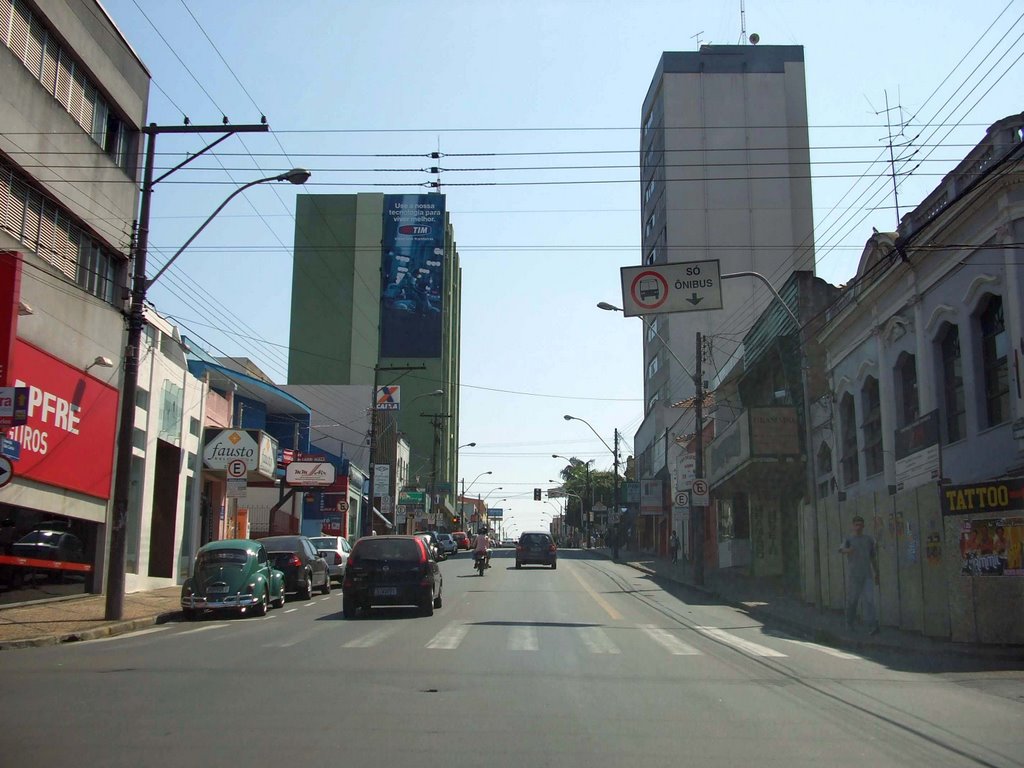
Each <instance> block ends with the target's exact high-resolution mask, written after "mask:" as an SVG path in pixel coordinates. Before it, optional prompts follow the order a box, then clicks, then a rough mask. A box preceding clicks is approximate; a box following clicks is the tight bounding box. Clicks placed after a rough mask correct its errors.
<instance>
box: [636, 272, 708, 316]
mask: <svg viewBox="0 0 1024 768" xmlns="http://www.w3.org/2000/svg"><path fill="white" fill-rule="evenodd" d="M621 275H622V311H623V314H624V315H625V316H626V317H635V316H637V315H654V314H661V313H664V312H694V311H698V312H703V311H704V310H707V309H721V308H722V280H721V276H720V271H719V266H718V259H710V260H708V261H685V262H680V263H677V264H655V265H651V266H646V267H623V268H622V270H621Z"/></svg>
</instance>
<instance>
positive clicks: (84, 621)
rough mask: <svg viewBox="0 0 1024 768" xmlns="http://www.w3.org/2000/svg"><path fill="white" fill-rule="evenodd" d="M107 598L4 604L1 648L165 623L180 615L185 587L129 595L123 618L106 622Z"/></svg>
mask: <svg viewBox="0 0 1024 768" xmlns="http://www.w3.org/2000/svg"><path fill="white" fill-rule="evenodd" d="M105 601H106V598H105V597H104V596H103V595H82V596H77V597H68V598H59V599H55V600H48V601H46V602H41V603H22V604H20V605H10V606H0V650H6V649H11V648H28V647H33V646H41V645H57V644H59V643H67V642H72V641H75V640H95V639H96V638H99V637H108V636H110V635H119V634H122V633H124V632H133V631H135V630H136V629H142V628H143V627H148V626H152V625H153V624H161V623H163V622H165V621H168V620H169V619H171V618H173V617H174V616H176V615H180V611H181V602H180V601H181V587H164V588H163V589H154V590H150V591H147V592H133V593H131V594H128V595H125V598H124V611H123V618H122V620H121V621H104V619H103V614H104V608H105Z"/></svg>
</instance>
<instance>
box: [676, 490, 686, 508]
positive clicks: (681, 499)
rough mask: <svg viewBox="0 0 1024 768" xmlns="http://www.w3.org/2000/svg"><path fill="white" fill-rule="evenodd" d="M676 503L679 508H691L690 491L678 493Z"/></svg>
mask: <svg viewBox="0 0 1024 768" xmlns="http://www.w3.org/2000/svg"><path fill="white" fill-rule="evenodd" d="M675 502H676V506H677V507H684V508H685V507H688V506H690V492H689V491H679V492H678V493H676V498H675Z"/></svg>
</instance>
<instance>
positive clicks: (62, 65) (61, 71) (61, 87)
mask: <svg viewBox="0 0 1024 768" xmlns="http://www.w3.org/2000/svg"><path fill="white" fill-rule="evenodd" d="M74 68H75V62H74V60H73V59H72V58H71V57H70V56H69V55H68V52H67V51H65V50H64V49H63V48H61V49H60V56H59V57H58V60H57V88H56V90H55V92H54V94H53V95H54V96H55V97H56V99H57V101H59V102H60V103H61V104H62V105H63V106H64V109H67V108H68V104H69V103H70V99H71V79H72V74H71V73H72V72H73V71H74Z"/></svg>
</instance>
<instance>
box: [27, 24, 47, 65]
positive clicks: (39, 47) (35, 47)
mask: <svg viewBox="0 0 1024 768" xmlns="http://www.w3.org/2000/svg"><path fill="white" fill-rule="evenodd" d="M45 43H46V27H44V26H43V25H42V24H41V23H40V22H39V19H38V18H36V17H35V16H30V17H29V27H28V36H27V37H26V38H25V58H24V59H22V61H24V62H25V66H26V67H28V71H29V72H31V73H32V77H34V78H36V79H38V78H39V73H40V71H41V68H42V64H43V45H44V44H45Z"/></svg>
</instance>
